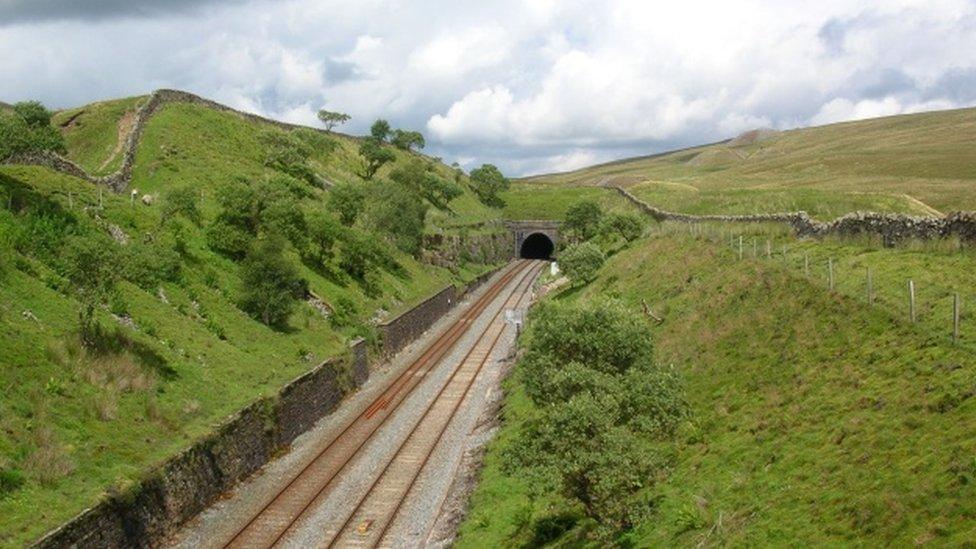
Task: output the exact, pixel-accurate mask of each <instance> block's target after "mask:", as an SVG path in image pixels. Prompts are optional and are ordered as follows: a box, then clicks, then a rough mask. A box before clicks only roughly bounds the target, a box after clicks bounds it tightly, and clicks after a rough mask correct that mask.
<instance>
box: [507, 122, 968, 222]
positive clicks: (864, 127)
mask: <svg viewBox="0 0 976 549" xmlns="http://www.w3.org/2000/svg"><path fill="white" fill-rule="evenodd" d="M974 139H976V109H961V110H951V111H939V112H929V113H921V114H910V115H902V116H894V117H887V118H878V119H873V120H864V121H857V122H845V123H841V124H832V125H829V126H822V127H815V128H804V129H797V130H791V131H784V132H780V133H777V134H775V135H773V136H771V137H769V138H767V139H763V140H759V141H753V142H749V141H748V140H747V141H746V142H743V143H741V144H730V143H720V144H716V145H709V146H705V147H698V148H694V149H687V150H683V151H677V152H674V153H670V154H664V155H658V156H655V157H649V158H635V159H628V160H622V161H617V162H613V163H609V164H603V165H599V166H593V167H589V168H584V169H581V170H577V171H573V172H567V173H560V174H550V175H543V176H538V177H532V178H528V179H526V180H524V181H526V182H534V183H548V184H559V185H576V186H578V185H594V184H596V183H613V184H618V185H623V186H626V187H630V188H631V190H632V191H633V192H634V193H635V194H637V196H640V197H642V198H644V199H645V200H647V201H648V202H650V203H651V204H654V205H655V206H658V207H662V208H665V209H669V210H672V211H680V212H688V213H715V214H723V213H748V212H769V211H774V210H783V209H785V210H795V209H802V210H806V211H807V212H808V213H810V214H811V215H813V216H814V217H817V218H819V219H822V220H828V219H832V218H834V217H837V216H839V215H843V214H844V213H848V212H851V211H856V210H875V211H884V212H904V213H914V214H934V213H948V212H951V211H956V210H974V209H976V195H974V194H973V193H972V189H973V185H974V184H976V168H974V166H976V151H974V150H973V148H972V147H971V146H969V143H971V142H972V141H973V140H974Z"/></svg>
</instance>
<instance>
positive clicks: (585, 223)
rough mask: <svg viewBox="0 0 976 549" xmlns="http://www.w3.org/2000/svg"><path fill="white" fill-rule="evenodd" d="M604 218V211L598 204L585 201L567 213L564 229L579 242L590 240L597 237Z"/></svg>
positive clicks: (573, 206)
mask: <svg viewBox="0 0 976 549" xmlns="http://www.w3.org/2000/svg"><path fill="white" fill-rule="evenodd" d="M602 218H603V211H602V210H601V209H600V206H599V205H598V204H597V203H596V202H592V201H590V200H583V201H581V202H577V203H576V204H573V205H572V206H571V207H570V208H569V210H567V211H566V218H565V220H564V222H563V229H564V230H566V231H567V232H568V233H570V234H572V235H573V236H575V237H576V238H577V239H579V240H589V239H591V238H593V237H594V236H596V233H597V231H598V230H599V229H600V220H601V219H602Z"/></svg>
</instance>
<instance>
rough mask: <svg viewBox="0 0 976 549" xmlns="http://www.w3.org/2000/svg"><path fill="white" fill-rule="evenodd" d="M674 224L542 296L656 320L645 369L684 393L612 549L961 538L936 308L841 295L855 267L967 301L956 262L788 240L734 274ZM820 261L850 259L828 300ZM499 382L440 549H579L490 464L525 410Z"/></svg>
mask: <svg viewBox="0 0 976 549" xmlns="http://www.w3.org/2000/svg"><path fill="white" fill-rule="evenodd" d="M684 229H685V227H680V228H679V229H678V230H673V229H670V228H667V229H664V230H662V231H659V232H656V233H655V234H654V235H652V236H651V237H649V238H646V239H644V240H642V241H638V242H637V243H635V244H633V245H631V247H629V248H627V249H625V250H623V251H621V252H619V253H617V254H616V255H615V256H613V257H612V258H611V259H610V260H609V261H608V263H607V265H606V266H605V267H604V268H603V269H602V270H601V273H600V275H599V277H598V279H597V280H595V281H594V282H592V283H591V284H589V285H588V286H586V287H585V288H583V289H582V290H576V291H570V292H563V293H562V294H561V295H558V296H557V297H556V299H561V300H581V299H596V300H598V301H602V300H605V299H606V298H607V297H608V296H612V297H617V298H619V299H621V300H622V301H623V302H624V303H625V304H627V305H628V306H629V307H631V308H632V310H634V311H635V314H639V311H640V307H641V302H642V300H646V301H647V303H648V304H649V305H650V307H651V309H652V310H653V311H654V312H655V313H656V314H658V315H661V316H663V317H664V318H665V321H664V323H663V324H660V325H656V324H652V325H651V328H650V329H651V330H652V331H653V337H654V341H655V355H656V359H657V361H659V362H660V363H662V364H673V365H675V366H676V367H677V369H678V371H679V372H681V375H682V377H683V380H684V385H685V389H684V390H685V393H686V398H687V400H688V402H689V404H690V407H691V410H692V413H691V416H690V419H689V421H688V422H687V424H686V425H685V426H684V427H683V428H682V430H681V433H680V437H679V440H680V442H679V444H678V445H677V447H676V448H675V454H674V456H673V457H672V458H671V467H670V473H669V474H668V475H667V476H666V478H657V479H648V480H647V482H646V484H645V486H646V488H645V490H646V491H647V492H648V497H649V500H650V501H652V502H653V507H652V514H651V518H650V519H648V520H646V521H645V522H644V523H642V524H640V525H638V526H637V527H636V528H635V529H634V530H632V531H631V532H629V533H628V534H626V536H625V540H626V542H627V544H632V545H634V546H639V547H672V546H684V547H690V546H698V547H700V546H725V545H733V546H770V545H796V544H799V545H812V546H864V547H876V546H879V545H893V546H905V545H911V544H919V543H936V544H938V545H959V544H963V545H964V544H965V543H967V542H968V541H971V540H972V539H973V537H974V536H976V530H974V527H973V524H974V523H973V521H972V517H973V514H974V513H976V504H974V502H976V492H974V489H976V488H974V482H973V481H974V479H976V462H974V461H973V455H974V452H976V424H974V423H973V422H972V421H970V420H969V418H971V417H972V414H973V413H974V412H976V408H974V406H976V404H974V401H973V399H972V398H971V396H972V395H973V387H974V386H976V371H974V370H973V364H974V363H976V361H974V351H973V350H972V348H971V347H970V346H969V345H965V344H964V345H953V344H952V343H951V340H950V337H949V331H948V309H947V308H946V306H947V305H948V303H947V302H945V301H940V300H936V302H937V303H938V307H937V308H936V309H934V310H931V311H928V312H927V313H926V314H927V315H928V316H929V319H930V320H931V321H932V322H931V323H929V322H920V323H919V324H917V325H911V324H910V323H909V322H908V321H907V318H906V314H905V311H904V309H903V308H902V307H899V306H897V305H894V302H892V303H881V304H879V305H877V306H875V307H870V306H868V305H867V304H866V302H865V298H864V297H863V293H862V292H863V286H858V281H859V276H858V275H860V274H861V273H862V271H861V268H862V267H863V266H864V265H865V263H869V264H871V265H872V266H874V268H875V269H877V272H878V273H883V274H882V275H879V279H880V280H881V282H879V283H878V284H879V286H881V287H884V288H885V290H884V291H885V292H887V291H889V290H891V291H894V289H895V288H897V287H901V285H902V284H903V281H904V278H907V277H908V276H916V277H922V276H929V277H930V279H929V281H928V282H927V284H929V283H931V285H935V284H936V281H937V282H938V284H939V285H940V286H942V287H952V286H955V287H957V288H971V287H972V280H971V278H970V277H971V273H970V269H968V268H967V267H966V265H968V264H971V262H972V259H973V258H972V256H971V253H969V252H963V253H962V254H960V253H959V252H955V251H948V250H947V251H939V250H924V253H922V252H923V251H922V250H913V249H879V248H876V247H872V246H870V245H868V244H863V245H854V244H846V245H844V244H838V243H826V244H816V243H805V244H803V246H804V247H802V248H796V249H794V248H791V249H790V250H788V259H787V260H785V261H784V260H782V259H781V258H774V259H772V260H768V259H753V258H751V257H747V258H746V259H745V260H743V261H738V260H737V259H736V255H737V254H736V253H734V252H733V251H732V249H730V246H729V245H728V240H727V238H726V235H725V234H724V233H722V232H721V231H716V232H715V233H714V234H712V237H710V240H711V241H709V239H705V238H701V237H693V236H691V235H689V234H687V232H685V231H684ZM707 234H708V233H707ZM784 242H785V241H784ZM750 248H751V247H750ZM760 250H762V247H760ZM807 253H809V254H811V256H812V257H813V259H811V261H812V262H813V264H814V269H813V271H812V273H811V275H810V276H809V277H807V276H805V275H804V274H803V268H802V261H803V259H802V258H803V256H804V255H805V254H807ZM749 255H751V249H750V253H749V254H747V256H749ZM826 257H835V258H843V259H842V261H844V262H848V263H845V265H850V266H853V265H855V263H851V262H860V263H856V265H857V268H856V269H855V268H851V269H846V268H845V270H844V272H852V273H857V275H849V276H848V277H846V278H843V279H842V280H840V281H839V282H838V284H839V285H838V290H839V291H837V292H830V291H828V289H827V288H826V280H825V279H826V277H825V271H824V266H823V265H822V262H821V261H820V260H821V259H823V258H826ZM797 258H800V259H799V260H797ZM798 262H799V263H798ZM935 277H938V278H937V279H936V278H935ZM888 284H890V285H891V287H890V288H889V287H888ZM886 295H887V294H886ZM901 295H903V294H901ZM930 297H934V296H930ZM891 299H895V298H894V297H892V298H891ZM902 303H903V302H902ZM966 303H967V306H969V307H971V306H972V305H971V303H973V299H972V296H970V297H968V298H967V301H966ZM967 319H968V320H969V324H968V325H967V326H968V331H966V332H965V334H966V337H967V338H968V340H969V341H971V340H972V338H973V335H974V332H973V324H972V321H971V319H972V317H971V315H968V314H967ZM507 385H508V391H509V392H508V395H507V397H506V405H505V408H504V423H503V426H502V430H501V434H500V435H499V437H498V438H497V439H496V440H495V441H494V442H493V443H492V445H491V447H490V449H489V453H488V456H487V467H486V469H485V471H484V474H483V478H482V482H481V484H480V485H479V487H478V489H477V491H476V492H475V494H474V498H473V508H472V510H471V514H470V515H469V518H468V520H467V521H466V522H465V523H464V525H463V526H462V537H461V540H460V543H459V544H458V545H459V546H460V547H491V546H501V545H508V546H511V545H518V544H522V543H531V542H532V540H533V539H535V540H539V539H556V540H558V541H559V543H560V544H563V545H570V546H575V545H580V544H582V545H586V544H587V542H586V537H585V536H586V533H587V528H588V527H587V526H586V524H585V523H584V522H582V521H580V520H579V515H578V511H576V510H574V509H573V508H567V506H566V503H565V502H564V501H562V500H561V499H560V497H559V496H549V497H545V498H541V499H536V500H531V499H530V498H528V497H527V494H528V491H527V485H526V484H525V480H524V478H523V477H522V476H520V474H519V472H518V471H511V470H506V469H505V468H504V467H503V462H504V459H503V455H504V454H505V453H506V452H507V448H508V447H509V445H511V444H512V441H513V440H514V437H515V433H516V432H517V431H518V429H519V428H520V425H522V424H524V423H525V422H526V421H528V420H529V419H530V418H531V417H533V415H534V414H536V413H537V412H536V411H535V410H534V408H533V406H532V403H531V401H530V400H528V399H527V397H526V395H525V390H524V387H523V386H522V385H521V382H520V380H519V377H518V376H513V377H512V378H511V379H510V380H509V381H508V382H507ZM581 536H582V537H581Z"/></svg>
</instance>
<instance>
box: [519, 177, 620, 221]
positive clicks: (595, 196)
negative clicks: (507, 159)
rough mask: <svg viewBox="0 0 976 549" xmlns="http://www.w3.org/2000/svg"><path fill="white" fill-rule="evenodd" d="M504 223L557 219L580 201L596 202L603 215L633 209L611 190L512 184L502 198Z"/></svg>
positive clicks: (562, 216)
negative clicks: (503, 202) (514, 220)
mask: <svg viewBox="0 0 976 549" xmlns="http://www.w3.org/2000/svg"><path fill="white" fill-rule="evenodd" d="M503 198H504V200H505V208H504V210H503V211H502V215H503V216H504V217H505V219H516V220H518V219H556V220H561V219H563V218H564V217H565V216H566V211H567V210H568V209H569V208H570V207H572V206H573V205H574V204H576V203H578V202H581V201H583V200H588V201H592V202H596V203H597V204H599V205H600V207H601V208H602V209H603V210H606V211H624V210H627V211H633V210H635V208H634V207H633V205H632V204H631V203H630V202H629V201H627V200H626V199H624V198H623V197H621V196H620V194H619V193H617V192H616V191H614V190H613V189H605V188H602V187H577V186H559V185H536V184H526V183H513V184H512V187H511V188H510V189H509V190H508V191H507V192H506V193H505V194H504V195H503Z"/></svg>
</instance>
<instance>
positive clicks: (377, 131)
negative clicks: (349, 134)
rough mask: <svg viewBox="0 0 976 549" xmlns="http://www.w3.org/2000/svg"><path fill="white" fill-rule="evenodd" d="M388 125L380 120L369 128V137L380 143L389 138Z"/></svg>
mask: <svg viewBox="0 0 976 549" xmlns="http://www.w3.org/2000/svg"><path fill="white" fill-rule="evenodd" d="M390 131H391V129H390V123H389V122H387V121H386V120H383V119H382V118H380V119H379V120H377V121H376V122H373V125H372V126H370V127H369V135H370V136H371V137H372V138H373V139H375V140H377V141H379V142H380V143H382V142H384V141H386V138H387V137H389V136H390Z"/></svg>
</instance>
